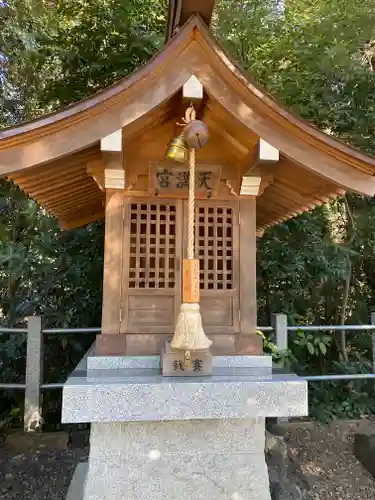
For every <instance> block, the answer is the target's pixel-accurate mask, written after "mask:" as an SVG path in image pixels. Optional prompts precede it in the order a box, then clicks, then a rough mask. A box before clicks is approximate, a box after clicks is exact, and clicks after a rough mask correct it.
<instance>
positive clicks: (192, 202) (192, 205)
mask: <svg viewBox="0 0 375 500" xmlns="http://www.w3.org/2000/svg"><path fill="white" fill-rule="evenodd" d="M194 191H195V149H193V148H189V210H188V247H187V258H188V259H189V260H191V259H194V257H195V255H194V225H195V199H194Z"/></svg>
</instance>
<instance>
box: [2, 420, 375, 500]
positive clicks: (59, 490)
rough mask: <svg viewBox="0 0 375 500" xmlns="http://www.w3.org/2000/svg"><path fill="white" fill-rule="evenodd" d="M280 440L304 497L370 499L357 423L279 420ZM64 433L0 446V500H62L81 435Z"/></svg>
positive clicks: (82, 455) (79, 455)
mask: <svg viewBox="0 0 375 500" xmlns="http://www.w3.org/2000/svg"><path fill="white" fill-rule="evenodd" d="M282 428H283V434H284V439H285V441H286V443H287V444H288V447H289V448H290V450H291V452H292V453H293V455H294V457H295V459H296V461H297V462H299V464H300V466H301V469H302V472H303V473H304V475H305V477H306V480H307V481H308V483H309V485H310V490H309V491H307V492H305V500H318V499H319V500H372V499H375V481H374V480H373V479H372V477H371V476H370V475H369V474H368V473H367V472H366V470H365V469H364V468H363V467H362V466H361V464H360V463H359V462H358V461H357V460H356V458H355V457H354V455H353V454H352V442H353V434H354V433H355V431H356V429H357V428H358V423H333V424H330V425H329V426H324V425H318V424H312V423H308V422H304V423H303V424H301V423H298V424H284V425H283V426H282ZM67 442H68V436H67V434H65V433H56V434H42V435H36V436H30V435H24V434H21V433H19V434H18V433H15V434H11V435H10V436H8V437H7V440H6V443H5V445H0V500H16V499H17V500H64V499H65V495H66V492H67V489H68V486H69V483H70V480H71V477H72V475H73V472H74V469H75V466H76V464H77V463H78V462H80V461H85V460H86V459H87V452H88V450H87V448H86V447H85V439H84V437H83V436H82V435H81V434H77V435H74V436H73V448H72V449H68V448H67Z"/></svg>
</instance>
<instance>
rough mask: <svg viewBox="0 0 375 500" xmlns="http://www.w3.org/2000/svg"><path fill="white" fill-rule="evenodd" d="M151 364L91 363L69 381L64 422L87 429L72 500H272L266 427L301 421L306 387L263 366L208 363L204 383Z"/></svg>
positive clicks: (238, 359)
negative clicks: (284, 419) (269, 422)
mask: <svg viewBox="0 0 375 500" xmlns="http://www.w3.org/2000/svg"><path fill="white" fill-rule="evenodd" d="M158 364H159V358H156V357H144V358H141V357H140V358H136V357H132V358H130V357H115V356H113V357H95V356H90V355H89V356H88V357H87V359H86V361H85V362H83V363H81V364H80V366H79V367H78V369H77V370H76V371H75V372H73V374H72V376H71V377H70V378H69V379H68V381H67V383H66V384H65V386H64V392H63V422H70V423H73V422H91V435H90V456H89V463H88V467H87V468H83V467H81V473H80V480H79V478H78V477H77V476H78V471H77V474H76V477H75V478H74V482H75V484H77V486H76V491H77V496H76V498H75V500H81V499H82V498H83V500H117V499H119V500H120V499H121V500H122V499H124V498H126V500H159V499H160V500H176V499H179V500H185V499H186V500H191V499H193V498H194V500H219V499H222V500H224V499H225V500H229V499H231V500H270V493H269V481H268V472H267V467H266V463H265V456H264V439H265V417H266V416H275V417H280V416H293V415H306V414H307V386H306V382H305V381H303V380H301V379H300V378H298V377H296V376H294V375H282V374H275V373H272V367H271V359H270V358H268V357H266V356H262V357H256V356H228V357H215V358H214V361H213V366H214V368H213V372H214V373H213V376H212V377H186V378H184V377H162V376H161V375H160V368H159V367H158ZM83 481H84V485H83V486H82V482H83ZM72 489H73V487H72V488H71V490H72ZM82 491H83V497H82ZM79 492H81V493H79ZM79 494H80V495H81V496H79ZM70 495H74V492H72V491H70ZM72 498H73V497H72Z"/></svg>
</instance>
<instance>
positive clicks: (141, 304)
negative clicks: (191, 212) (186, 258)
mask: <svg viewBox="0 0 375 500" xmlns="http://www.w3.org/2000/svg"><path fill="white" fill-rule="evenodd" d="M128 212H129V226H128V227H129V231H128V245H129V261H128V262H129V268H128V277H127V290H126V292H127V293H126V298H127V331H128V332H129V333H132V332H133V333H138V332H139V333H147V332H148V331H150V332H152V333H157V332H159V331H160V332H162V333H168V332H169V331H173V328H174V324H175V317H176V314H177V312H178V308H179V304H180V300H181V291H180V288H181V281H180V275H179V263H180V257H181V202H179V201H177V202H176V201H171V200H169V201H167V200H164V201H163V200H157V201H156V202H152V203H150V202H149V200H147V202H145V201H143V200H137V199H133V200H131V201H130V203H129V208H128Z"/></svg>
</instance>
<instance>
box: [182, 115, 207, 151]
mask: <svg viewBox="0 0 375 500" xmlns="http://www.w3.org/2000/svg"><path fill="white" fill-rule="evenodd" d="M184 138H185V141H186V143H187V145H188V147H190V148H193V149H200V148H203V146H205V145H206V144H207V142H208V127H207V125H206V124H205V123H203V122H202V121H200V120H192V121H191V122H190V123H188V124H187V125H186V127H185V130H184Z"/></svg>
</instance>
